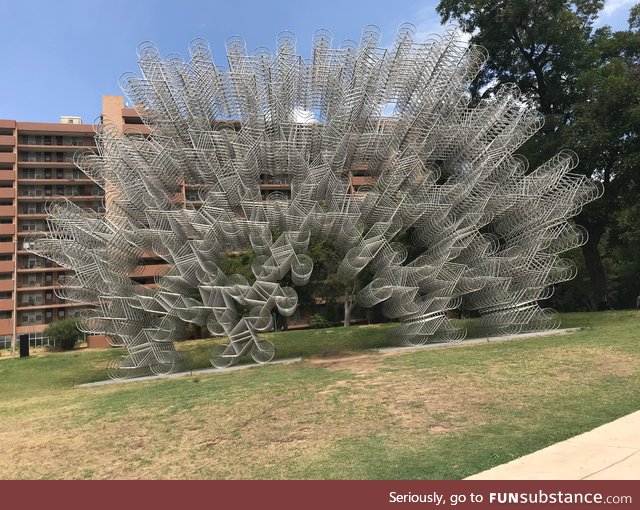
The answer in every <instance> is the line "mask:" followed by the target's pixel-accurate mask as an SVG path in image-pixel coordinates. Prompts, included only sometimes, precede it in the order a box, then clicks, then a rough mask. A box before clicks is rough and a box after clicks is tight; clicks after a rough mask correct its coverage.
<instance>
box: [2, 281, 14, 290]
mask: <svg viewBox="0 0 640 510" xmlns="http://www.w3.org/2000/svg"><path fill="white" fill-rule="evenodd" d="M0 292H13V280H0Z"/></svg>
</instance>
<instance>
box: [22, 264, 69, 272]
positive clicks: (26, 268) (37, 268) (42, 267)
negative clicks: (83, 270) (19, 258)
mask: <svg viewBox="0 0 640 510" xmlns="http://www.w3.org/2000/svg"><path fill="white" fill-rule="evenodd" d="M47 262H48V263H50V264H52V262H50V261H47ZM16 271H17V272H18V273H44V272H49V271H56V272H60V271H68V269H67V268H65V267H60V266H49V265H46V264H44V265H35V266H18V269H17V270H16Z"/></svg>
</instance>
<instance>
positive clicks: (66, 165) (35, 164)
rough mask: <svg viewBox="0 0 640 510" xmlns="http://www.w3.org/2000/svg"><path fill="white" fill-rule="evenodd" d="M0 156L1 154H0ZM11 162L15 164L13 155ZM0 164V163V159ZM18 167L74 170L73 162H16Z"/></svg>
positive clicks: (0, 161)
mask: <svg viewBox="0 0 640 510" xmlns="http://www.w3.org/2000/svg"><path fill="white" fill-rule="evenodd" d="M0 154H3V153H2V152H0ZM13 161H14V162H15V155H14V158H13ZM0 163H2V160H1V159H0ZM18 166H19V167H24V168H75V164H74V163H73V161H18Z"/></svg>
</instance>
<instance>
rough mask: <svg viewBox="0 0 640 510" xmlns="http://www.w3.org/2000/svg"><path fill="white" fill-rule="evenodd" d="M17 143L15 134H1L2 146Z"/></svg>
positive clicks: (12, 145)
mask: <svg viewBox="0 0 640 510" xmlns="http://www.w3.org/2000/svg"><path fill="white" fill-rule="evenodd" d="M15 144H16V139H15V138H14V137H13V135H0V147H3V148H6V147H14V146H15Z"/></svg>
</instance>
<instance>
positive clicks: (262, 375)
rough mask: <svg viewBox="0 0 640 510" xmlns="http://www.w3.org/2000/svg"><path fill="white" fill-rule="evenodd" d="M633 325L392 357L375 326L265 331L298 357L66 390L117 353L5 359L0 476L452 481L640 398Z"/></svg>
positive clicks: (590, 319) (579, 322) (608, 315)
mask: <svg viewBox="0 0 640 510" xmlns="http://www.w3.org/2000/svg"><path fill="white" fill-rule="evenodd" d="M639 323H640V313H639V312H637V311H620V312H602V313H594V314H567V315H565V316H563V326H564V327H573V326H582V327H584V329H583V330H581V331H579V332H576V333H572V334H568V335H562V336H549V337H540V338H534V339H523V340H513V341H509V342H502V343H493V344H486V345H485V344H482V345H474V346H461V347H455V348H451V349H437V350H427V351H416V352H409V353H406V352H405V353H402V354H397V353H396V354H393V355H386V354H385V355H383V354H381V353H377V352H376V351H372V350H367V349H371V348H375V347H380V346H383V345H387V344H389V343H390V342H392V341H393V338H392V329H391V328H390V327H389V326H386V325H385V326H368V327H358V328H355V327H354V328H348V329H343V328H334V329H332V330H313V331H295V332H288V333H278V334H275V335H273V341H274V343H275V344H276V348H277V349H278V357H280V358H287V357H294V356H298V355H302V356H303V357H304V361H303V363H298V364H294V365H288V366H278V365H274V366H267V367H261V368H258V369H254V370H249V371H241V372H235V373H228V374H220V375H198V374H196V375H193V376H190V377H185V378H180V379H164V380H159V381H149V382H136V383H131V384H127V385H113V386H107V387H100V388H77V387H74V385H77V384H79V383H83V382H89V381H93V380H100V379H104V378H105V366H106V363H107V361H108V360H109V359H110V358H112V357H114V356H118V355H121V354H122V353H121V352H119V350H117V349H113V350H106V351H96V350H84V351H74V352H70V353H51V354H46V355H40V356H34V357H30V358H25V359H19V358H16V359H2V360H0V381H2V385H3V390H4V391H3V398H2V400H1V401H0V420H1V422H2V424H3V427H2V430H1V431H0V444H2V455H1V456H0V478H375V479H381V478H401V479H402V478H407V479H413V478H421V479H428V478H462V477H465V476H468V475H470V474H473V473H476V472H478V471H482V470H484V469H487V468H489V467H492V466H495V465H498V464H501V463H503V462H507V461H509V460H512V459H514V458H517V457H519V456H521V455H524V454H526V453H530V452H532V451H535V450H537V449H539V448H542V447H544V446H547V445H549V444H552V443H554V442H557V441H561V440H563V439H566V438H568V437H571V436H573V435H576V434H579V433H581V432H584V431H586V430H589V429H592V428H594V427H596V426H598V425H601V424H603V423H606V422H608V421H611V420H613V419H616V418H618V417H620V416H623V415H625V414H628V413H630V412H633V411H636V410H638V409H640V392H638V388H640V333H639V331H640V328H639V327H638V325H639ZM207 344H209V345H210V342H206V341H205V342H200V343H198V342H188V343H185V344H183V345H182V346H181V347H182V348H185V349H188V350H190V351H191V352H192V354H193V357H194V359H195V364H196V365H199V366H204V365H206V361H207V357H208V352H207V351H208V348H209V347H208V345H207Z"/></svg>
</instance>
